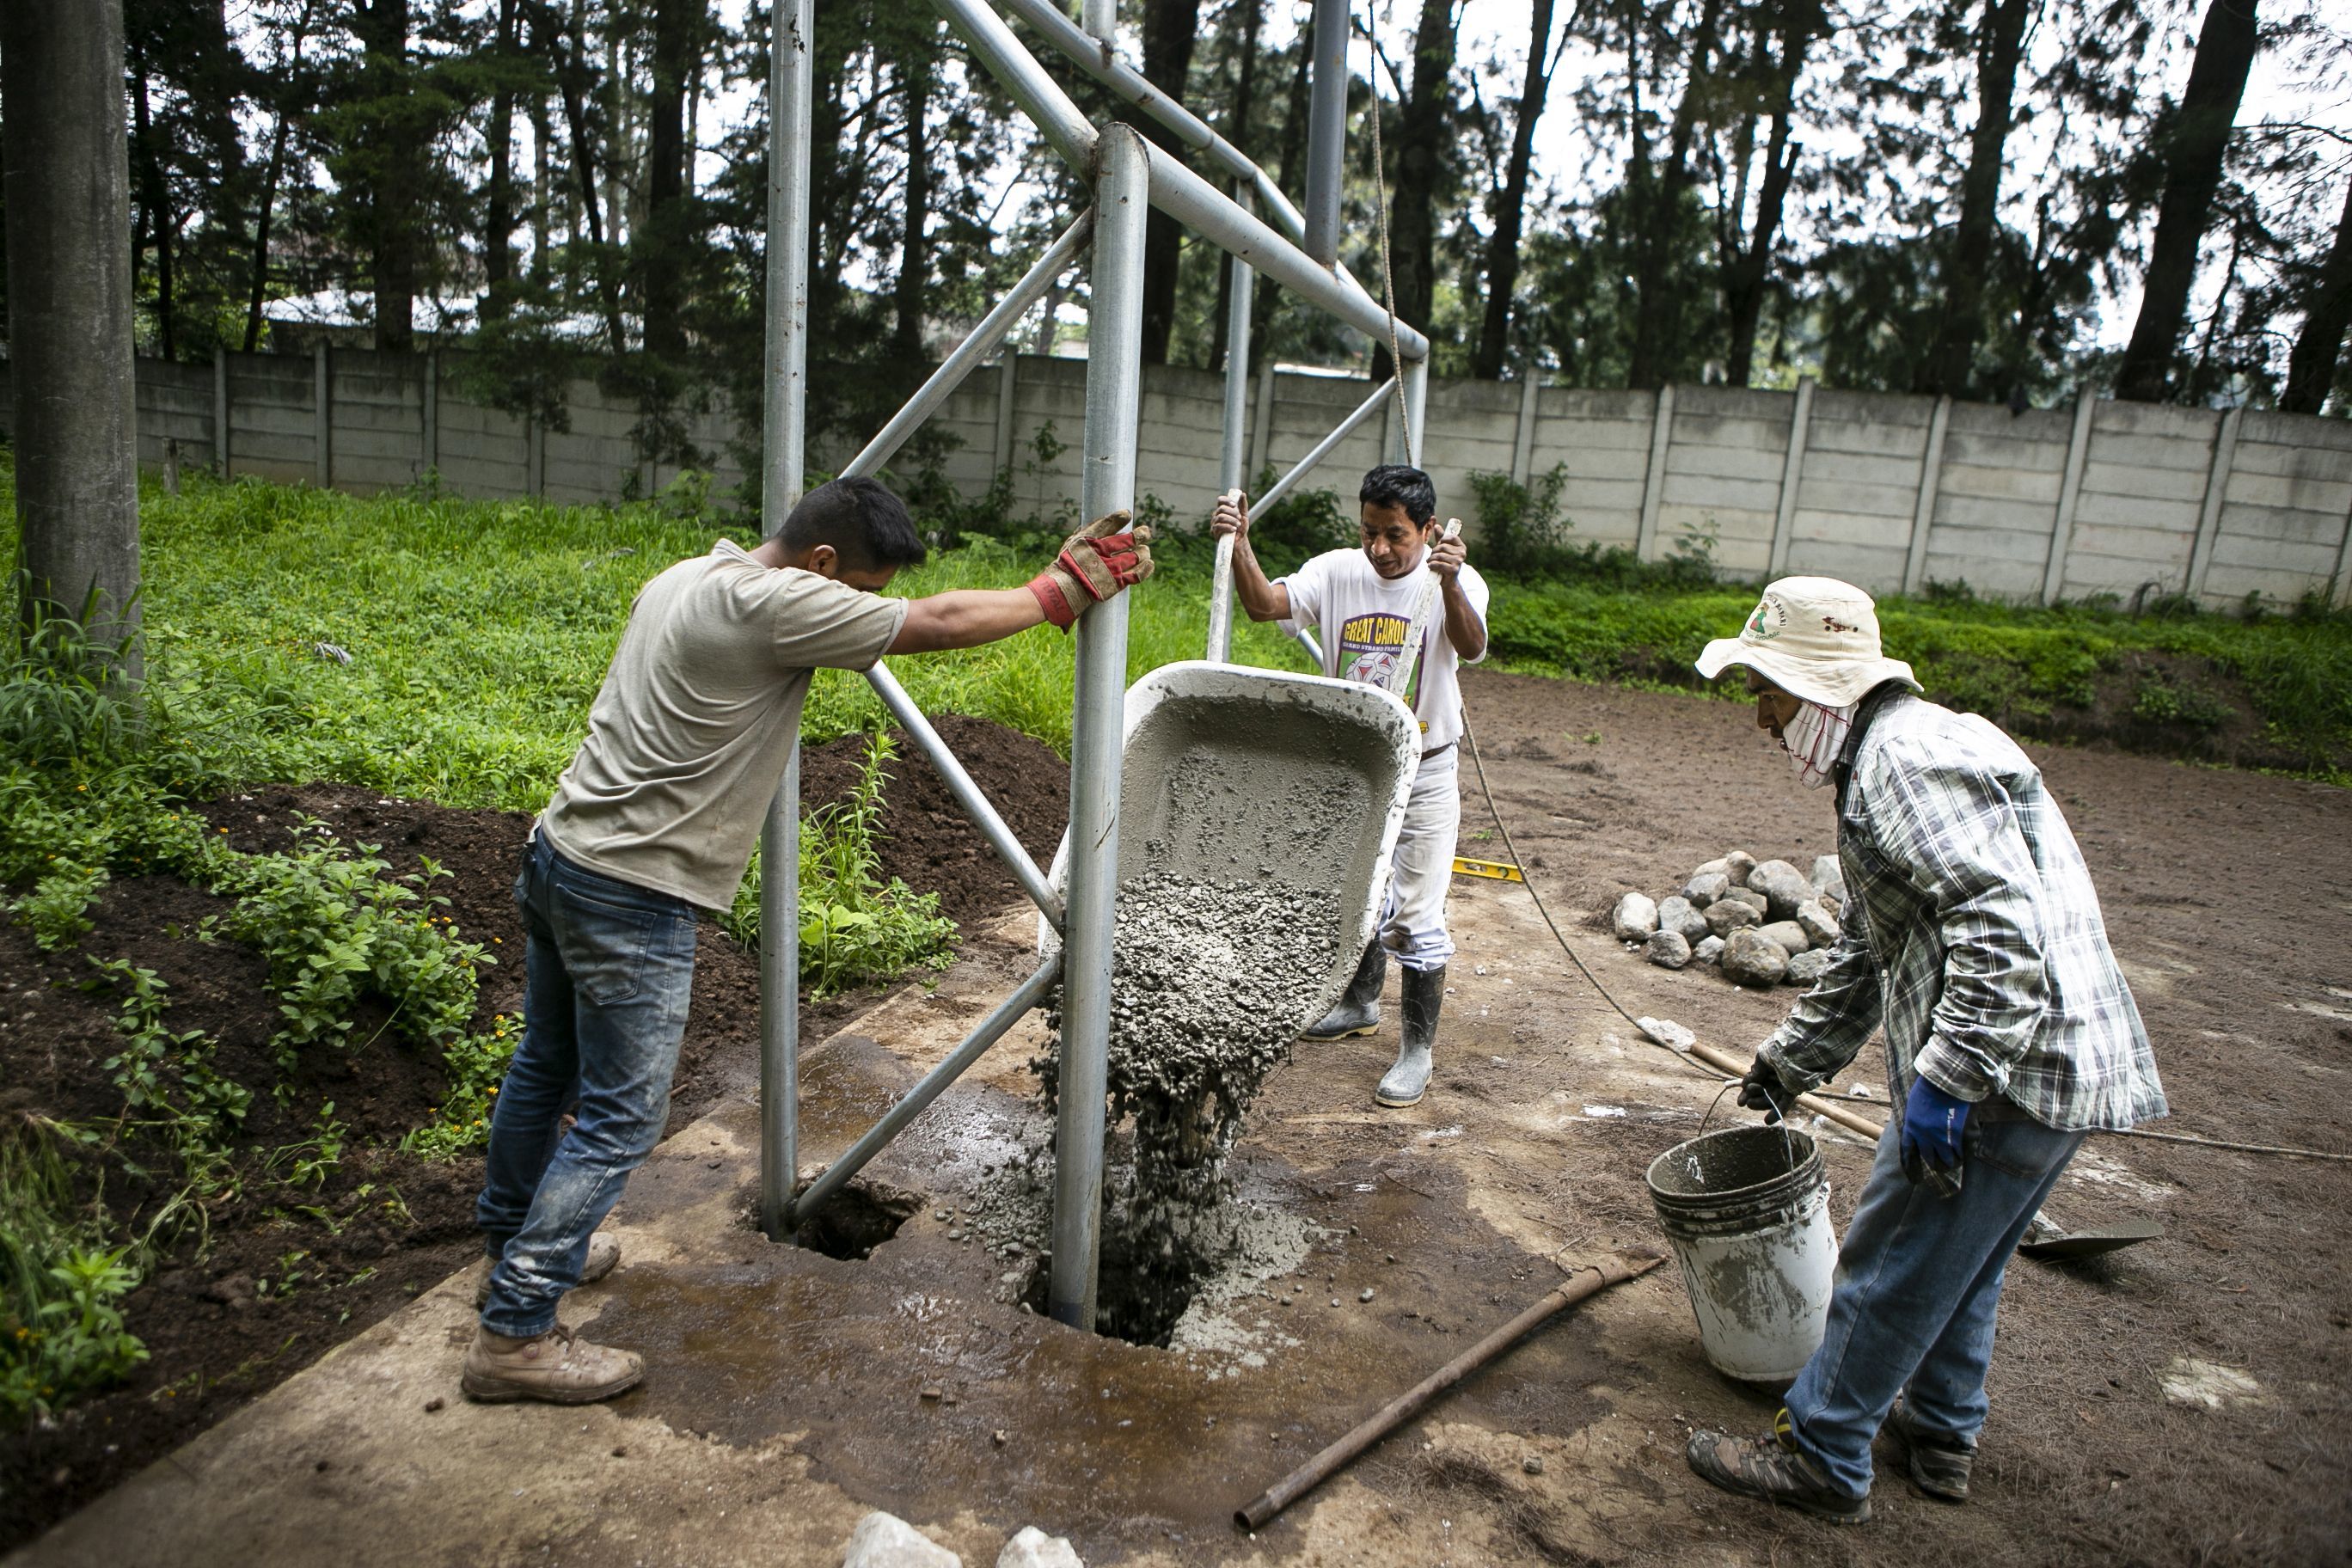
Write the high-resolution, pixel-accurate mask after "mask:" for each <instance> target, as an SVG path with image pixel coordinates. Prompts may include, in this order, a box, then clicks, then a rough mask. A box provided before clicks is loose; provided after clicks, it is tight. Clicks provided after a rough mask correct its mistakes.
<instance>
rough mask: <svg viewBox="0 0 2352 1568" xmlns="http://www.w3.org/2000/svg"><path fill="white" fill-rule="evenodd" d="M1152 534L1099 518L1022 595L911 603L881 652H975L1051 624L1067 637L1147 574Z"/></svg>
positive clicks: (986, 591)
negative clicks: (1081, 620)
mask: <svg viewBox="0 0 2352 1568" xmlns="http://www.w3.org/2000/svg"><path fill="white" fill-rule="evenodd" d="M1151 571H1152V562H1151V530H1150V528H1148V527H1139V528H1134V529H1130V528H1129V518H1128V514H1127V513H1126V512H1124V511H1114V512H1110V513H1108V514H1107V515H1105V516H1102V517H1098V518H1097V519H1095V520H1094V521H1092V522H1090V523H1088V524H1087V526H1086V527H1084V528H1082V529H1080V530H1078V531H1077V532H1076V533H1074V534H1072V535H1070V537H1069V538H1068V539H1067V540H1066V541H1065V542H1063V545H1062V552H1061V553H1060V554H1059V555H1056V556H1055V557H1054V563H1053V564H1052V565H1051V566H1048V567H1046V568H1045V570H1044V571H1043V572H1040V573H1039V574H1037V575H1036V576H1034V577H1033V578H1031V579H1030V580H1029V582H1028V584H1027V585H1026V586H1024V587H1020V588H957V589H952V590H950V592H948V593H945V594H933V595H929V596H928V597H926V598H921V599H913V600H909V601H908V605H907V616H906V619H905V620H904V621H902V622H900V623H899V626H898V636H897V637H895V638H893V639H892V640H891V643H890V647H888V649H887V652H890V653H937V652H939V651H940V650H941V649H943V648H951V647H979V646H980V645H981V644H982V643H992V642H995V641H997V640H999V639H1000V638H1003V637H1011V636H1012V635H1013V633H1015V632H1023V631H1027V630H1028V629H1029V628H1030V627H1031V626H1036V625H1038V624H1040V623H1041V622H1045V621H1051V622H1053V623H1054V625H1055V626H1059V627H1061V628H1062V629H1063V630H1064V631H1067V630H1069V629H1070V627H1071V626H1073V625H1075V624H1076V621H1077V618H1078V617H1079V616H1082V615H1084V614H1086V612H1087V610H1088V609H1090V608H1092V607H1093V606H1094V605H1098V604H1100V603H1102V601H1104V600H1105V599H1108V598H1110V597H1112V596H1114V595H1118V594H1123V593H1125V592H1126V591H1127V590H1128V589H1129V588H1131V587H1133V586H1134V585H1135V584H1138V583H1140V582H1142V581H1143V580H1144V579H1145V578H1146V577H1149V576H1150V575H1151Z"/></svg>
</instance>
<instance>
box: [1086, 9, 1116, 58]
mask: <svg viewBox="0 0 2352 1568" xmlns="http://www.w3.org/2000/svg"><path fill="white" fill-rule="evenodd" d="M1079 16H1080V18H1081V19H1080V21H1079V24H1078V25H1079V26H1083V27H1084V28H1086V30H1087V34H1088V35H1089V36H1090V37H1093V38H1094V40H1095V41H1096V42H1097V43H1098V44H1100V45H1102V47H1103V48H1104V49H1105V50H1106V51H1108V50H1109V49H1111V48H1113V47H1117V45H1118V0H1084V4H1083V5H1082V6H1081V7H1080V11H1079Z"/></svg>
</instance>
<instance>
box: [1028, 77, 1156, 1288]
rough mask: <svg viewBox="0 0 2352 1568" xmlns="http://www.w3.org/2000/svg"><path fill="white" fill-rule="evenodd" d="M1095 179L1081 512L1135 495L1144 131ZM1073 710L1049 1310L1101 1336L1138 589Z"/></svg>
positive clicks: (1116, 132)
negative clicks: (1125, 754) (1121, 849)
mask: <svg viewBox="0 0 2352 1568" xmlns="http://www.w3.org/2000/svg"><path fill="white" fill-rule="evenodd" d="M1100 152H1101V158H1102V178H1101V180H1100V182H1099V183H1098V184H1097V186H1096V187H1095V190H1096V195H1095V257H1094V269H1093V276H1092V278H1091V279H1090V282H1091V284H1092V287H1093V297H1092V302H1091V303H1090V305H1089V306H1088V308H1087V426H1086V437H1085V442H1084V446H1083V447H1082V449H1081V450H1082V458H1083V460H1082V463H1081V466H1080V476H1081V485H1082V493H1081V498H1080V502H1079V510H1080V511H1081V512H1082V513H1083V514H1084V515H1085V516H1087V517H1100V516H1102V515H1103V514H1104V513H1105V512H1109V511H1116V510H1119V509H1120V508H1122V507H1127V506H1131V505H1132V504H1133V503H1134V500H1135V437H1136V419H1137V414H1138V410H1139V402H1140V398H1141V393H1142V360H1143V249H1144V238H1143V236H1144V221H1145V219H1146V217H1147V216H1149V215H1150V181H1151V174H1152V170H1151V163H1150V160H1149V158H1148V156H1147V154H1146V152H1145V143H1144V140H1143V138H1142V137H1141V136H1140V135H1139V134H1138V133H1137V132H1136V131H1135V129H1134V128H1133V127H1132V126H1129V125H1118V124H1114V125H1112V126H1110V127H1109V128H1108V129H1107V130H1106V131H1104V132H1103V134H1102V143H1101V149H1100ZM1077 639H1078V646H1077V685H1076V693H1075V695H1074V698H1073V700H1072V703H1071V709H1070V858H1069V879H1068V882H1067V884H1066V886H1067V888H1068V899H1069V902H1068V906H1067V925H1066V931H1065V935H1064V941H1063V947H1062V1059H1061V1082H1060V1089H1059V1100H1060V1106H1059V1111H1058V1115H1059V1120H1058V1121H1057V1122H1056V1124H1055V1137H1054V1268H1053V1278H1052V1280H1051V1282H1050V1283H1049V1285H1048V1288H1047V1296H1046V1300H1047V1308H1048V1310H1050V1311H1051V1312H1052V1313H1053V1315H1054V1318H1055V1321H1057V1322H1063V1323H1068V1324H1071V1325H1073V1326H1075V1327H1077V1328H1082V1329H1087V1330H1091V1329H1093V1327H1094V1324H1095V1268H1096V1263H1097V1254H1098V1251H1099V1248H1100V1246H1101V1241H1102V1233H1101V1232H1102V1226H1101V1222H1102V1144H1103V1110H1104V1106H1103V1096H1104V1093H1105V1091H1106V1089H1107V1086H1108V1078H1109V1059H1110V980H1111V938H1112V922H1113V920H1114V918H1115V916H1116V914H1117V912H1118V792H1119V764H1120V756H1119V746H1120V742H1121V738H1122V735H1121V731H1122V729H1123V722H1122V721H1123V719H1124V716H1125V708H1126V691H1127V597H1126V595H1118V596H1116V597H1114V598H1111V599H1108V600H1106V601H1105V602H1104V603H1102V604H1099V605H1096V606H1095V607H1094V608H1093V609H1091V610H1089V611H1088V612H1087V614H1086V616H1084V617H1083V618H1082V619H1080V621H1079V622H1078V626H1077Z"/></svg>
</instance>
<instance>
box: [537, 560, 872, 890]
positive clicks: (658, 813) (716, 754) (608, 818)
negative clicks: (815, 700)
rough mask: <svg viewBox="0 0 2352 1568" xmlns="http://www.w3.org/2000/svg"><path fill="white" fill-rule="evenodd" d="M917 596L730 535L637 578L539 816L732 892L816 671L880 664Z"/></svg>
mask: <svg viewBox="0 0 2352 1568" xmlns="http://www.w3.org/2000/svg"><path fill="white" fill-rule="evenodd" d="M906 618H907V601H906V600H904V599H885V598H883V597H881V596H880V595H875V594H867V593H862V592H860V591H859V590H857V589H856V588H853V587H851V586H850V585H849V584H846V583H840V582H835V580H833V579H832V578H829V577H820V576H818V575H817V574H814V573H813V572H802V571H797V570H795V569H793V567H790V566H784V567H769V566H762V565H761V564H760V563H759V562H757V561H754V560H753V559H751V555H750V554H749V553H748V552H745V551H744V550H743V549H742V548H741V547H740V546H739V545H737V544H736V543H735V542H733V541H732V540H726V539H722V540H720V541H719V544H718V547H717V548H716V549H714V550H712V551H711V552H710V553H709V554H708V555H698V556H696V557H695V558H694V559H692V560H690V561H681V562H679V563H677V565H675V566H673V567H671V568H670V569H669V570H668V571H667V572H664V573H663V574H661V575H660V576H658V577H656V578H655V579H654V580H653V581H652V582H650V583H648V584H646V585H645V586H644V587H643V588H642V589H640V590H638V593H637V602H636V604H635V605H634V606H632V607H631V609H630V611H629V624H628V625H627V626H625V628H623V630H622V632H621V642H620V646H619V647H616V648H614V650H613V664H612V668H610V669H608V670H607V671H606V672H605V674H604V687H603V689H601V690H599V691H598V692H597V693H596V702H595V705H594V706H593V708H591V709H590V710H588V738H587V739H586V740H584V741H583V742H581V743H580V751H579V752H578V754H577V755H575V756H574V757H573V758H572V765H571V766H570V767H568V768H566V769H564V770H563V776H562V778H561V779H558V780H557V781H556V784H555V798H554V799H552V800H551V801H549V802H548V803H547V809H546V810H545V811H543V812H541V814H540V818H539V830H540V831H541V833H544V834H546V835H547V837H548V840H549V842H551V843H552V844H553V845H554V846H555V847H556V849H557V850H558V851H560V852H561V853H562V854H563V855H564V856H565V857H566V858H569V859H572V860H573V861H576V862H578V863H579V864H580V865H583V866H585V867H587V868H589V869H590V870H592V871H601V872H603V873H604V875H605V876H608V877H617V878H618V879H621V880H622V881H624V882H634V883H635V884H636V885H637V886H638V887H641V888H651V889H654V890H655V891H656V892H661V893H668V894H670V895H671V896H672V897H674V898H680V899H684V900H686V901H687V902H688V903H690V904H695V905H698V906H699V907H700V908H703V909H706V910H723V909H725V908H726V907H727V906H728V905H730V904H731V903H733V902H734V901H735V889H736V887H737V885H738V884H739V883H740V882H741V881H742V880H743V868H744V867H745V866H747V865H748V864H750V862H751V849H752V847H753V846H754V845H756V844H757V843H758V842H759V839H760V825H761V822H762V821H763V820H764V819H765V818H766V816H767V812H768V802H769V800H770V799H771V798H772V796H773V795H775V793H776V785H777V784H778V783H779V782H780V781H782V778H783V776H784V759H785V757H786V756H787V755H789V754H790V752H791V751H792V745H793V741H794V740H795V739H796V738H798V736H799V734H800V727H801V700H802V699H803V698H804V697H806V696H807V695H808V688H809V671H810V670H812V669H871V668H873V667H874V661H875V660H876V659H877V658H881V657H882V655H883V652H884V651H885V650H886V649H887V648H888V647H889V646H890V645H891V643H892V642H894V641H896V640H897V638H898V628H899V626H901V625H902V624H903V623H904V622H905V621H906Z"/></svg>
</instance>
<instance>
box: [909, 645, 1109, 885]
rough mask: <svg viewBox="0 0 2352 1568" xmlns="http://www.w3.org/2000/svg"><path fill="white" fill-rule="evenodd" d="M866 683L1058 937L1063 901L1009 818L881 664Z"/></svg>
mask: <svg viewBox="0 0 2352 1568" xmlns="http://www.w3.org/2000/svg"><path fill="white" fill-rule="evenodd" d="M866 681H867V683H868V684H870V685H871V686H872V687H873V688H874V690H875V694H876V695H877V696H878V697H880V698H881V699H882V706H883V707H885V708H887V709H888V710H890V717H892V718H893V719H896V720H897V721H898V727H899V728H900V729H902V730H904V731H907V733H908V736H909V737H910V738H912V739H913V741H914V742H915V744H916V745H918V746H919V747H921V748H922V752H923V755H924V756H926V757H928V758H929V759H930V763H931V767H932V769H933V771H934V772H936V773H938V774H939V775H940V779H942V780H943V781H944V782H945V783H946V784H947V786H948V793H949V794H950V795H954V796H955V798H956V804H957V805H961V807H963V814H964V815H965V816H969V817H971V820H972V826H975V827H978V828H979V829H980V836H981V837H983V838H985V839H987V840H988V847H990V848H991V849H993V850H995V851H996V858H998V859H1000V860H1002V861H1003V862H1004V864H1005V867H1006V868H1007V869H1009V870H1010V871H1011V872H1012V873H1013V879H1014V880H1015V881H1017V882H1019V883H1020V884H1021V890H1022V891H1023V892H1024V893H1026V894H1028V895H1029V900H1030V902H1032V903H1034V904H1035V905H1036V906H1037V908H1038V910H1039V911H1040V912H1042V913H1043V914H1044V915H1045V921H1046V923H1047V924H1048V925H1050V926H1052V927H1053V928H1054V929H1055V931H1060V930H1061V929H1062V900H1060V899H1059V898H1058V897H1056V896H1055V892H1054V889H1053V887H1052V885H1051V884H1049V883H1048V882H1047V881H1046V880H1045V873H1044V872H1043V871H1040V870H1039V869H1037V862H1036V861H1034V860H1033V859H1031V858H1029V851H1028V850H1026V849H1024V848H1023V847H1021V840H1020V839H1018V838H1016V837H1013V829H1012V828H1010V827H1008V826H1005V822H1004V818H1003V817H1002V816H998V815H997V811H996V807H995V806H993V805H990V804H989V800H988V796H987V795H984V794H982V791H981V787H980V785H979V784H975V783H973V782H972V777H971V774H970V773H966V772H965V771H964V765H963V763H961V762H960V761H959V760H958V759H957V757H956V754H955V752H953V751H952V750H950V748H949V746H948V743H947V742H945V741H943V740H941V739H940V732H939V731H937V730H935V729H933V728H932V727H931V721H930V720H929V719H928V718H926V717H925V716H924V714H923V710H921V709H920V708H918V707H916V706H915V700H914V699H913V698H911V697H909V696H908V695H907V689H906V688H905V687H903V686H901V685H899V684H898V677H897V676H895V675H893V674H891V673H890V671H889V668H888V667H887V666H886V665H884V664H883V663H882V662H881V661H880V660H878V659H877V660H876V661H875V665H874V668H871V669H869V670H867V671H866Z"/></svg>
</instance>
